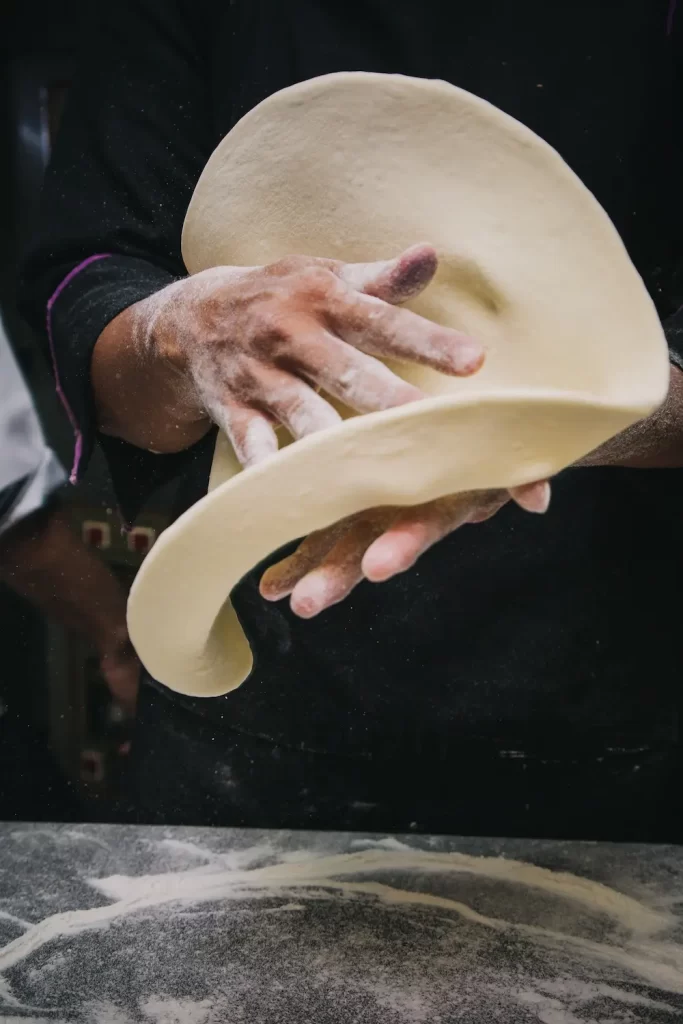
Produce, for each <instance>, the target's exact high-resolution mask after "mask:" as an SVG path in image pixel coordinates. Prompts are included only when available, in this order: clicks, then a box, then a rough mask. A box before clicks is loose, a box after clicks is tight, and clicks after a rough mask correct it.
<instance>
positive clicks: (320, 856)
mask: <svg viewBox="0 0 683 1024" xmlns="http://www.w3.org/2000/svg"><path fill="white" fill-rule="evenodd" d="M678 1020H683V849H679V848H677V847H656V846H628V845H627V846H613V845H609V844H593V843H590V844H589V843H586V844H581V843H555V842H545V841H544V842H526V841H521V840H519V841H509V840H479V839H453V838H440V837H425V836H423V837H416V836H411V837H407V838H396V837H381V836H379V837H377V836H375V837H371V836H360V835H342V834H332V833H326V834H320V833H315V834H313V833H291V832H285V833H282V832H267V831H253V832H251V831H244V830H230V829H226V830H220V829H216V830H214V829H181V828H168V829H166V828H145V827H133V826H119V825H111V826H102V825H83V826H73V825H54V826H53V825H29V824H27V825H16V824H7V825H0V1021H2V1022H3V1024H10V1022H11V1024H19V1022H21V1024H25V1022H26V1021H32V1022H34V1024H38V1022H40V1024H42V1022H48V1021H50V1022H55V1021H57V1022H61V1024H66V1022H69V1024H71V1022H79V1024H80V1022H87V1024H137V1022H141V1024H142V1022H144V1024H218V1022H229V1024H240V1022H245V1024H261V1022H263V1024H290V1022H291V1024H333V1022H334V1024H337V1022H357V1024H375V1022H377V1024H379V1022H381V1024H404V1022H405V1024H440V1022H449V1021H465V1022H467V1024H484V1022H485V1024H493V1022H496V1024H507V1022H513V1021H514V1022H515V1024H525V1022H530V1021H540V1022H542V1024H631V1022H640V1021H652V1022H672V1021H678Z"/></svg>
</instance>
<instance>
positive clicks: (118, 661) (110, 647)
mask: <svg viewBox="0 0 683 1024" xmlns="http://www.w3.org/2000/svg"><path fill="white" fill-rule="evenodd" d="M98 648H99V659H100V672H101V673H102V677H103V679H104V681H105V682H106V684H107V686H108V687H109V692H110V693H111V695H112V697H113V698H114V701H115V703H116V705H117V706H118V707H119V709H120V711H121V713H122V715H123V717H124V718H125V719H133V718H134V717H135V708H136V704H137V699H138V690H139V687H140V662H139V661H138V658H137V655H136V654H135V651H134V650H133V645H132V644H131V642H130V640H129V639H128V633H125V634H123V635H119V634H118V633H112V634H111V635H107V636H105V637H104V638H103V639H102V640H101V642H100V643H99V644H98Z"/></svg>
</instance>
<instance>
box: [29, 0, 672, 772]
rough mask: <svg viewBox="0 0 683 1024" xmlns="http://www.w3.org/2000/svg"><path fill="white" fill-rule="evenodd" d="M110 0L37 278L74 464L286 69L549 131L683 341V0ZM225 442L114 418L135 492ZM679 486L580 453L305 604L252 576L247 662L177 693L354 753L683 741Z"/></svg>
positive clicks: (247, 586) (271, 732)
mask: <svg viewBox="0 0 683 1024" xmlns="http://www.w3.org/2000/svg"><path fill="white" fill-rule="evenodd" d="M96 6H97V9H96V11H95V12H94V13H93V16H92V18H93V24H92V27H91V30H90V34H89V35H88V37H87V40H86V45H85V47H84V54H83V63H82V67H81V71H80V74H79V76H78V79H77V82H76V83H75V85H74V88H73V90H72V95H71V99H70V103H69V105H68V109H67V111H66V114H65V118H64V121H63V126H62V129H61V133H60V135H59V138H58V141H57V145H56V148H55V151H54V156H53V160H52V163H51V166H50V169H49V172H48V175H47V180H46V184H45V189H44V201H43V212H42V218H41V222H40V225H39V229H38V232H37V235H36V237H35V240H34V243H33V246H32V249H31V252H30V254H29V256H28V260H27V262H26V264H25V267H24V272H23V285H22V288H23V307H24V310H25V312H26V315H27V316H28V318H29V319H30V320H31V321H32V323H33V324H34V325H35V327H36V328H37V330H39V331H41V332H42V333H43V335H44V336H45V337H46V344H47V336H46V332H45V322H46V311H48V307H49V328H50V343H51V346H52V348H53V354H54V359H55V363H56V366H57V370H58V374H59V379H60V386H61V389H62V391H63V393H64V396H65V400H66V402H67V403H68V406H69V409H70V413H71V416H72V419H73V422H74V426H75V428H76V431H77V434H78V438H77V440H78V449H79V450H78V452H77V455H78V462H79V465H78V466H77V467H76V470H75V475H77V474H78V473H79V472H81V471H82V469H83V467H84V466H85V464H86V462H87V456H88V453H89V451H90V450H91V447H92V444H93V441H94V439H95V437H96V427H95V419H94V411H93V400H92V394H91V389H90V381H89V362H90V355H91V352H92V349H93V346H94V344H95V341H96V339H97V337H98V335H99V333H100V332H101V331H102V329H103V328H104V326H105V325H106V324H107V322H108V321H109V320H110V319H111V318H112V317H113V316H114V315H116V314H117V313H118V312H119V311H120V310H122V309H123V308H125V307H126V306H128V305H129V304H131V303H133V302H135V301H136V300H139V299H141V298H143V297H145V296H147V295H149V294H150V293H152V292H153V291H155V290H156V289H159V288H161V287H162V286H164V285H166V284H167V283H168V282H170V281H172V280H173V279H175V278H178V277H180V276H182V275H183V274H184V273H185V271H184V268H183V263H182V259H181V254H180V233H181V226H182V222H183V217H184V213H185V210H186V207H187V204H188V201H189V199H190V196H191V193H192V190H193V187H194V185H195V183H196V181H197V179H198V177H199V174H200V172H201V170H202V168H203V166H204V163H205V162H206V160H207V158H208V157H209V155H210V154H211V152H212V150H213V149H214V147H215V146H216V145H217V143H218V142H219V141H220V139H221V138H222V137H223V136H224V135H225V134H226V133H227V132H228V131H229V130H230V129H231V127H232V126H233V125H234V124H235V122H236V121H237V120H238V119H239V118H240V117H241V116H242V115H243V114H244V113H245V112H246V111H248V110H249V109H250V108H252V107H253V106H254V105H255V104H257V103H258V102H259V101H261V100H262V99H264V98H265V97H267V96H268V95H269V94H271V93H273V92H275V91H276V90H278V89H281V88H283V87H285V86H288V85H291V84H293V83H295V82H298V81H302V80H305V79H308V78H311V77H313V76H316V75H321V74H325V73H328V72H334V71H342V70H344V71H358V70H367V71H378V72H391V73H395V72H399V73H404V74H407V75H414V76H421V77H425V78H442V79H446V80H447V81H449V82H452V83H454V84H456V85H458V86H461V87H463V88H464V89H467V90H470V91H471V92H473V93H476V94H478V95H479V96H482V97H484V98H485V99H487V100H489V101H491V102H492V103H494V104H496V105H497V106H499V107H500V108H502V109H503V110H505V111H506V112H507V113H509V114H511V115H513V116H514V117H516V118H518V119H519V120H520V121H522V122H523V123H524V124H526V125H527V126H528V127H530V128H531V129H533V130H534V131H535V132H537V133H538V134H539V135H541V136H542V137H543V138H544V139H546V140H547V141H548V142H549V143H550V144H551V145H553V146H554V147H555V148H556V149H558V150H559V152H560V153H561V154H562V156H563V157H564V158H565V159H566V160H567V161H568V163H569V164H570V165H571V167H572V168H573V169H574V171H576V173H577V174H578V175H579V176H580V177H581V178H582V179H583V181H584V182H585V183H586V184H587V185H588V187H589V188H590V189H591V190H592V191H593V192H594V193H595V195H596V196H597V198H598V199H599V200H600V202H601V203H602V204H603V205H604V207H605V208H606V209H607V211H608V212H609V214H610V215H611V217H612V219H613V220H614V222H615V224H616V226H617V228H618V230H619V231H620V233H621V235H622V237H623V239H624V241H625V243H626V245H627V247H628V250H629V252H630V254H631V257H632V259H633V260H634V262H635V264H636V266H637V267H638V270H639V271H640V273H641V274H642V275H643V277H644V279H645V281H646V284H647V286H648V288H649V290H650V293H651V295H652V296H653V298H654V300H655V302H656V304H657V306H658V309H659V311H660V314H661V316H662V318H663V319H664V320H666V321H667V325H668V333H669V337H670V339H671V344H672V350H673V355H672V358H673V359H674V361H676V360H678V359H679V358H680V356H679V355H677V350H678V353H683V344H681V343H680V340H679V338H678V336H677V334H678V328H677V318H676V315H675V314H676V311H677V309H678V307H679V304H680V301H681V294H682V290H681V288H680V287H679V284H678V279H677V269H678V266H679V262H680V256H681V252H682V250H683V234H682V228H683V198H682V194H683V187H682V183H683V174H682V171H683V160H682V159H681V155H682V154H681V138H682V136H683V110H682V109H681V107H682V103H681V99H682V94H681V89H680V82H679V77H678V71H679V68H678V59H677V50H680V42H679V35H680V32H681V26H680V25H679V23H678V22H679V20H680V19H677V18H676V16H675V11H674V10H673V7H672V6H671V5H670V4H669V2H668V0H558V2H557V3H552V4H550V3H548V2H547V0H516V2H515V3H510V2H509V0H479V2H477V3H474V2H467V3H466V2H464V0H424V2H422V3H420V4H414V3H409V2H408V0H345V2H344V3H340V2H338V0H289V2H287V3H283V2H282V0H216V2H212V0H192V2H190V0H122V2H120V3H117V4H101V5H96ZM368 146H369V147H371V146H372V140H371V139H368ZM263 159H264V160H275V161H276V160H277V159H278V154H277V153H276V152H275V153H264V154H263ZM252 230H253V231H254V232H258V231H259V225H258V223H257V222H255V223H254V224H253V226H252ZM102 254H109V256H108V258H97V259H95V258H93V257H99V256H101V255H102ZM212 444H213V438H212V437H211V436H210V437H208V438H207V439H205V440H204V441H203V442H202V443H200V444H198V445H197V446H196V447H195V448H194V449H192V450H191V451H189V452H186V453H182V454H179V455H170V456H163V455H162V456H159V455H152V454H150V453H143V452H140V451H138V450H136V449H134V448H132V447H131V446H129V445H127V444H125V443H123V442H120V441H113V440H111V439H109V440H107V439H104V445H105V449H106V452H107V455H108V458H109V462H110V466H111V470H112V476H113V479H114V483H115V486H116V490H117V493H118V497H119V500H120V504H121V507H122V509H123V512H124V514H125V516H126V517H127V518H129V519H132V518H133V517H134V516H135V514H136V511H137V510H138V509H139V507H140V505H141V502H142V501H143V500H144V499H145V497H146V496H148V494H149V493H150V491H151V489H152V488H153V486H154V485H155V484H156V483H159V482H160V481H162V480H167V479H168V478H170V477H172V476H175V475H182V476H183V479H184V480H185V483H186V497H185V504H187V503H189V502H190V501H191V500H195V499H196V498H198V497H199V496H201V494H202V493H203V491H204V490H205V487H206V481H207V476H208V467H209V463H210V458H211V448H212ZM682 497H683V494H682V484H681V477H680V476H679V474H678V473H677V472H675V471H629V470H623V469H621V470H617V469H613V470H609V469H605V470H597V469H591V470H572V471H568V472H566V473H564V474H562V475H561V476H560V477H559V478H558V479H557V480H556V481H555V483H554V495H553V503H552V506H551V509H550V511H549V513H548V515H547V516H545V517H536V516H530V515H526V514H524V513H523V512H521V511H520V510H519V509H517V508H516V507H515V506H514V505H509V506H508V507H506V508H504V509H503V510H502V511H501V512H500V513H499V514H498V515H497V516H496V517H495V518H494V519H493V520H491V521H490V522H487V523H485V524H483V525H477V526H468V527H465V528H464V529H462V530H460V531H458V532H457V533H456V534H454V535H453V536H451V537H450V538H448V539H447V540H445V541H443V542H442V543H440V544H438V545H437V546H436V547H435V548H434V549H433V550H431V551H430V552H429V553H428V554H426V555H425V556H424V557H423V558H422V559H421V560H420V562H419V564H418V565H417V567H416V568H415V569H413V570H412V571H411V572H409V573H407V574H405V575H402V576H400V577H398V578H397V579H394V580H391V581H389V582H387V583H384V584H382V585H381V586H371V585H370V584H367V583H364V584H362V585H361V586H359V587H358V588H357V590H355V591H354V593H353V594H352V595H351V596H350V597H349V598H348V600H346V601H344V602H343V603H342V604H341V605H339V606H337V607H335V608H333V609H331V610H329V611H327V612H325V613H324V614H323V615H321V616H320V617H319V618H318V619H316V620H314V621H310V622H304V621H300V620H297V619H296V618H295V617H294V616H293V615H292V614H291V613H290V611H289V609H288V606H287V603H286V602H284V603H281V604H279V605H277V606H272V605H267V604H265V603H264V602H263V601H262V600H261V598H260V597H259V595H258V591H257V580H258V573H256V572H255V573H253V574H251V575H250V576H249V577H248V578H247V579H246V580H244V581H243V582H242V583H241V584H240V586H239V587H238V588H237V589H236V592H235V593H234V595H233V598H234V603H235V606H236V608H237V610H238V612H239V615H240V618H241V620H242V622H243V623H244V625H245V628H246V629H247V631H248V634H249V637H250V640H251V643H252V645H253V649H254V652H255V668H254V672H253V674H252V676H251V678H250V679H249V680H248V682H247V683H245V684H244V686H243V687H242V688H241V689H240V690H239V691H237V692H236V693H233V694H230V695H228V696H226V697H223V698H216V699H213V700H203V701H202V700H191V699H188V698H181V697H176V696H175V695H172V699H173V700H174V701H176V702H180V703H182V702H184V703H185V704H186V705H187V706H188V707H189V708H191V709H192V710H193V711H195V712H196V713H197V714H198V715H201V716H203V717H204V719H205V720H206V719H208V720H210V721H211V722H212V723H213V724H214V725H215V729H212V735H215V736H216V737H217V742H218V741H219V739H220V735H221V730H225V731H229V732H230V733H231V734H232V735H233V736H234V733H235V731H237V732H239V733H242V734H251V735H252V736H259V737H266V738H270V739H272V740H274V741H276V742H278V743H280V744H282V745H284V746H288V747H291V748H300V749H302V750H309V751H323V752H330V753H336V754H340V753H342V754H344V755H348V756H351V757H365V756H368V754H369V753H370V752H373V753H374V756H378V755H379V756H385V757H387V758H390V757H400V758H410V757H420V756H421V754H423V753H425V752H429V754H430V756H434V754H435V752H436V753H437V754H439V752H441V753H443V756H444V757H448V756H449V752H452V751H456V750H457V751H460V752H462V751H467V750H472V751H474V752H477V753H478V754H479V755H481V754H482V753H486V752H487V751H488V752H489V753H490V755H491V756H492V757H499V756H503V755H504V756H509V757H516V756H528V757H538V758H553V759H555V760H557V759H563V758H566V759H567V760H568V761H571V760H572V759H577V758H579V759H583V760H584V761H585V760H586V759H591V758H594V759H595V760H596V762H598V761H599V762H600V763H604V761H605V759H607V760H609V759H610V758H616V759H618V758H619V757H621V756H623V754H624V752H632V753H633V752H636V753H638V754H640V753H642V755H643V757H647V756H648V753H651V752H657V751H659V752H661V751H667V750H674V749H675V748H676V745H677V743H678V735H679V708H680V703H681V701H680V693H681V686H682V685H683V645H682V642H681V634H680V630H681V622H682V621H683V594H682V593H681V565H680V555H679V551H678V548H679V544H680V536H681V523H682V522H683V519H682V512H683V506H682V501H681V498H682ZM229 529H230V524H229V523H226V530H229ZM182 585H183V584H182V581H178V586H179V587H182ZM190 599H191V595H188V600H190ZM667 763H668V762H667ZM667 770H668V769H667ZM668 781H671V780H670V779H669V780H668ZM660 782H662V783H663V784H666V782H667V779H666V778H665V779H663V780H660ZM657 785H659V782H658V783H657Z"/></svg>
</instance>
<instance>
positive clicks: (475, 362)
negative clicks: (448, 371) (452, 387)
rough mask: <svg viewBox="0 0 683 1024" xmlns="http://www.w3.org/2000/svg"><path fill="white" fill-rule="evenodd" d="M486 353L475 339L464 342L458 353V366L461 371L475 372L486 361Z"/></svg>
mask: <svg viewBox="0 0 683 1024" xmlns="http://www.w3.org/2000/svg"><path fill="white" fill-rule="evenodd" d="M485 356H486V353H485V352H484V349H483V348H482V347H481V345H478V344H477V343H476V342H475V341H472V342H464V343H463V344H461V345H460V348H459V349H458V353H457V358H456V362H457V366H458V370H459V372H460V373H475V372H476V371H477V370H478V369H479V368H480V366H481V365H482V363H483V362H484V359H485Z"/></svg>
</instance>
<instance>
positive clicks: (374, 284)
mask: <svg viewBox="0 0 683 1024" xmlns="http://www.w3.org/2000/svg"><path fill="white" fill-rule="evenodd" d="M436 269H437V257H436V253H435V251H434V249H433V248H432V246H430V245H415V246H413V247H412V248H410V249H407V250H406V251H405V252H404V253H402V254H401V255H399V256H398V257H396V258H395V259H392V260H389V261H386V262H380V263H363V264H360V263H356V264H353V263H340V262H337V261H334V260H325V259H314V258H312V257H304V256H291V257H288V258H287V259H284V260H280V261H279V262H277V263H273V264H271V265H270V266H266V267H216V268H214V269H210V270H205V271H202V272H201V273H198V274H195V275H194V276H192V277H188V278H185V279H183V280H182V281H177V282H175V283H174V284H171V285H168V287H166V288H164V289H162V290H161V291H160V292H157V293H156V294H155V295H152V296H150V297H149V298H147V299H143V300H142V301H140V302H138V303H135V304H134V305H133V306H131V307H129V308H128V309H126V310H124V311H123V313H121V314H119V316H118V317H116V318H114V320H112V322H111V323H110V324H109V325H107V327H106V328H105V330H104V331H103V332H102V334H101V335H100V337H99V338H98V341H97V344H96V346H95V351H94V354H93V363H92V378H93V387H94V392H95V399H96V405H97V409H98V416H99V426H100V429H101V430H102V431H103V432H104V433H109V434H114V435H115V436H118V437H122V438H123V439H124V440H126V441H129V442H131V443H132V444H136V445H138V446H140V447H144V448H148V449H151V450H153V451H157V452H172V451H180V450H181V449H183V448H187V447H189V446H190V445H191V444H193V443H195V442H196V441H198V440H199V439H200V438H201V437H202V436H203V435H204V434H205V433H206V431H207V430H208V429H209V426H210V423H211V420H213V421H214V422H215V423H217V424H218V425H219V426H220V427H222V428H223V430H224V431H225V433H226V434H227V435H228V437H229V438H230V440H231V442H232V445H233V447H234V449H235V452H236V453H237V456H238V458H239V460H240V462H241V463H242V465H243V466H252V465H254V464H256V463H258V462H260V461H262V460H263V459H264V458H267V457H268V456H269V455H272V454H274V453H275V452H276V451H277V448H278V442H277V438H276V434H275V429H274V424H278V423H281V424H283V425H284V426H285V427H286V428H287V430H288V431H289V432H290V434H291V435H292V436H293V437H294V438H297V439H298V438H302V437H305V436H307V435H309V434H313V433H315V432H317V431H320V430H324V429H326V428H327V427H332V426H335V425H336V424H337V423H339V422H340V417H339V414H338V413H337V412H336V410H335V409H334V408H333V407H332V405H331V404H330V403H329V402H328V401H326V400H325V398H324V397H323V396H322V395H321V394H320V393H319V392H320V391H323V392H325V393H326V394H328V395H330V396H333V397H334V398H336V399H338V400H339V401H341V402H342V403H343V404H344V405H346V406H348V407H350V408H351V409H353V410H354V411H356V412H361V413H365V412H376V411H379V410H382V409H389V408H392V407H394V406H398V405H403V404H404V403H406V402H411V401H415V400H416V399H418V398H422V397H424V396H423V394H422V392H421V391H419V390H418V388H416V387H414V386H413V385H411V384H408V383H407V382H406V381H404V380H403V379H402V378H401V377H399V376H397V375H396V374H395V373H393V372H392V371H391V370H390V369H389V368H388V367H387V366H386V365H385V364H384V363H383V362H381V359H382V358H393V359H398V360H402V361H405V362H414V363H420V364H422V365H425V366H429V367H432V368H433V369H436V370H439V371H441V372H442V373H446V374H452V375H457V376H468V375H469V374H472V373H474V372H475V371H476V370H478V369H479V367H480V366H481V364H482V362H483V359H484V352H483V349H482V346H481V345H480V344H479V343H478V342H476V341H475V340H473V339H472V338H470V337H468V336H466V335H464V334H462V333H460V332H459V331H455V330H452V329H451V328H447V327H441V326H439V325H438V324H435V323H432V322H431V321H430V320H427V319H425V318H424V317H421V316H418V315H417V314H415V313H413V312H411V311H410V310H407V309H401V308H397V307H398V305H399V304H400V303H402V302H405V301H407V300H408V299H410V298H412V297H414V296H415V295H418V294H419V293H420V292H421V291H422V290H423V289H424V288H426V286H427V285H428V284H429V282H430V281H431V280H432V278H433V277H434V274H435V273H436ZM141 371H144V372H141Z"/></svg>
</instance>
